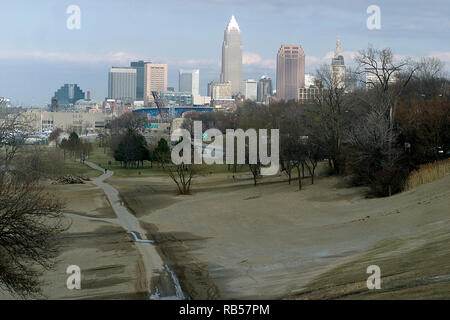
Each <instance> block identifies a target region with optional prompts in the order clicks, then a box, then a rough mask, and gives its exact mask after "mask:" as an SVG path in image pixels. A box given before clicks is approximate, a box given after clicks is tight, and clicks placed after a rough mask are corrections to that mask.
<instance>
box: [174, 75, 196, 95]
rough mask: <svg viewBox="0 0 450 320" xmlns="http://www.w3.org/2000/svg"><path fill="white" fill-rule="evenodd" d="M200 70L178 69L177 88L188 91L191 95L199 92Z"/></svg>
mask: <svg viewBox="0 0 450 320" xmlns="http://www.w3.org/2000/svg"><path fill="white" fill-rule="evenodd" d="M199 87H200V70H198V69H195V70H183V69H182V70H180V71H179V73H178V90H179V91H180V92H189V93H192V94H193V95H198V94H199Z"/></svg>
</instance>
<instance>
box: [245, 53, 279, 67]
mask: <svg viewBox="0 0 450 320" xmlns="http://www.w3.org/2000/svg"><path fill="white" fill-rule="evenodd" d="M242 64H243V65H244V66H245V65H249V66H251V67H256V68H263V69H275V68H276V65H277V63H276V61H275V59H263V58H262V57H261V56H260V55H259V54H257V53H252V52H246V51H244V52H243V53H242Z"/></svg>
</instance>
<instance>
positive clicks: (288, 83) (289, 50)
mask: <svg viewBox="0 0 450 320" xmlns="http://www.w3.org/2000/svg"><path fill="white" fill-rule="evenodd" d="M304 86H305V53H304V52H303V49H302V47H301V46H299V45H285V44H284V45H282V46H281V48H280V50H279V51H278V55H277V97H278V98H280V99H284V100H293V99H297V98H298V89H299V88H303V87H304Z"/></svg>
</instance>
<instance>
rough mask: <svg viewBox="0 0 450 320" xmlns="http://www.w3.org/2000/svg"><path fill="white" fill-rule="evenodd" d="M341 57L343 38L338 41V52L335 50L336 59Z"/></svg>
mask: <svg viewBox="0 0 450 320" xmlns="http://www.w3.org/2000/svg"><path fill="white" fill-rule="evenodd" d="M339 56H342V49H341V38H340V37H338V38H337V41H336V50H334V57H335V58H337V57H339Z"/></svg>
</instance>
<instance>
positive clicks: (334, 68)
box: [331, 37, 345, 89]
mask: <svg viewBox="0 0 450 320" xmlns="http://www.w3.org/2000/svg"><path fill="white" fill-rule="evenodd" d="M331 81H332V83H333V87H335V88H338V89H344V88H345V64H344V57H343V56H342V49H341V39H340V38H339V37H338V39H337V41H336V49H335V50H334V58H332V59H331Z"/></svg>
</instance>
